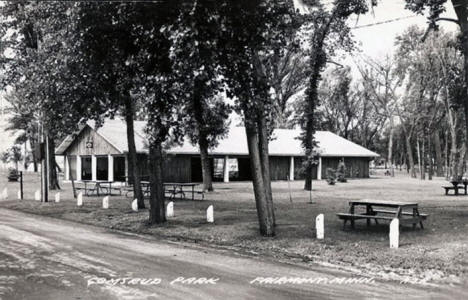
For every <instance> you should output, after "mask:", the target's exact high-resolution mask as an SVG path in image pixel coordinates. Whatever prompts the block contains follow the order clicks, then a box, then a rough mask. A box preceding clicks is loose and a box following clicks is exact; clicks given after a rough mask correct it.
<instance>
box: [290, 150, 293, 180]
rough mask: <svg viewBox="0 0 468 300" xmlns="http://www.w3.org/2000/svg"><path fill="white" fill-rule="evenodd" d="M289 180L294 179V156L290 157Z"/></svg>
mask: <svg viewBox="0 0 468 300" xmlns="http://www.w3.org/2000/svg"><path fill="white" fill-rule="evenodd" d="M289 180H291V181H293V180H294V156H291V158H290V159H289Z"/></svg>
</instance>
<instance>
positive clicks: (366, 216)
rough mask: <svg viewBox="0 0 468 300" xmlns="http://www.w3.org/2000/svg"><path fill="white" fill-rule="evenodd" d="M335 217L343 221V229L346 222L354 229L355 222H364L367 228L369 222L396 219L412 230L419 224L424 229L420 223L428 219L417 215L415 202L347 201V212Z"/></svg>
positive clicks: (425, 215) (422, 215) (417, 210)
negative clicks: (410, 226) (409, 226)
mask: <svg viewBox="0 0 468 300" xmlns="http://www.w3.org/2000/svg"><path fill="white" fill-rule="evenodd" d="M356 209H360V210H363V209H365V211H361V212H357V211H356ZM336 215H337V216H338V218H340V219H342V220H343V228H344V227H345V226H346V223H347V222H348V221H350V223H351V228H354V222H355V221H356V220H366V222H367V226H369V225H370V221H371V220H374V221H375V223H376V224H379V222H378V220H384V221H392V220H393V219H395V218H397V219H398V220H399V221H400V224H413V229H414V228H416V224H418V223H419V225H420V226H421V229H424V226H423V223H422V221H423V220H425V219H426V218H427V217H428V215H427V214H421V213H419V209H418V203H416V202H400V201H387V200H385V201H384V200H368V199H364V200H353V201H349V212H348V213H338V214H336Z"/></svg>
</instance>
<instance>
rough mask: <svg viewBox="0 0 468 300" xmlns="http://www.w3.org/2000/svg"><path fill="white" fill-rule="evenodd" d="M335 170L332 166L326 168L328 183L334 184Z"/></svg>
mask: <svg viewBox="0 0 468 300" xmlns="http://www.w3.org/2000/svg"><path fill="white" fill-rule="evenodd" d="M335 180H336V177H335V170H333V169H332V168H327V182H328V184H329V185H334V184H335Z"/></svg>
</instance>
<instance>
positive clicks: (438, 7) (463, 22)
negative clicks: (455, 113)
mask: <svg viewBox="0 0 468 300" xmlns="http://www.w3.org/2000/svg"><path fill="white" fill-rule="evenodd" d="M450 4H451V5H452V6H453V9H454V11H455V14H456V19H451V18H445V17H441V14H442V13H443V12H444V11H445V10H446V5H450ZM406 8H408V9H410V10H412V11H414V12H416V13H418V14H426V13H428V19H429V28H428V31H429V30H431V29H435V30H436V29H438V23H439V22H441V21H448V22H453V23H456V24H457V25H458V27H459V29H460V37H459V41H460V45H461V49H462V54H463V68H464V75H463V76H464V89H465V90H466V91H467V92H466V93H465V94H468V0H450V1H448V0H438V1H433V0H406ZM463 110H464V114H465V126H464V127H465V136H468V117H467V116H468V97H466V98H465V100H464V101H463ZM465 149H468V138H466V139H465Z"/></svg>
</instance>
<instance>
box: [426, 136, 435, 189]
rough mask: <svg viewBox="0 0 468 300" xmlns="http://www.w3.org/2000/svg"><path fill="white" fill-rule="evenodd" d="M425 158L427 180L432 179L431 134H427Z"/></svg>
mask: <svg viewBox="0 0 468 300" xmlns="http://www.w3.org/2000/svg"><path fill="white" fill-rule="evenodd" d="M427 158H428V161H429V180H432V176H433V175H434V163H433V159H432V158H433V152H432V137H431V134H429V135H428V136H427Z"/></svg>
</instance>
